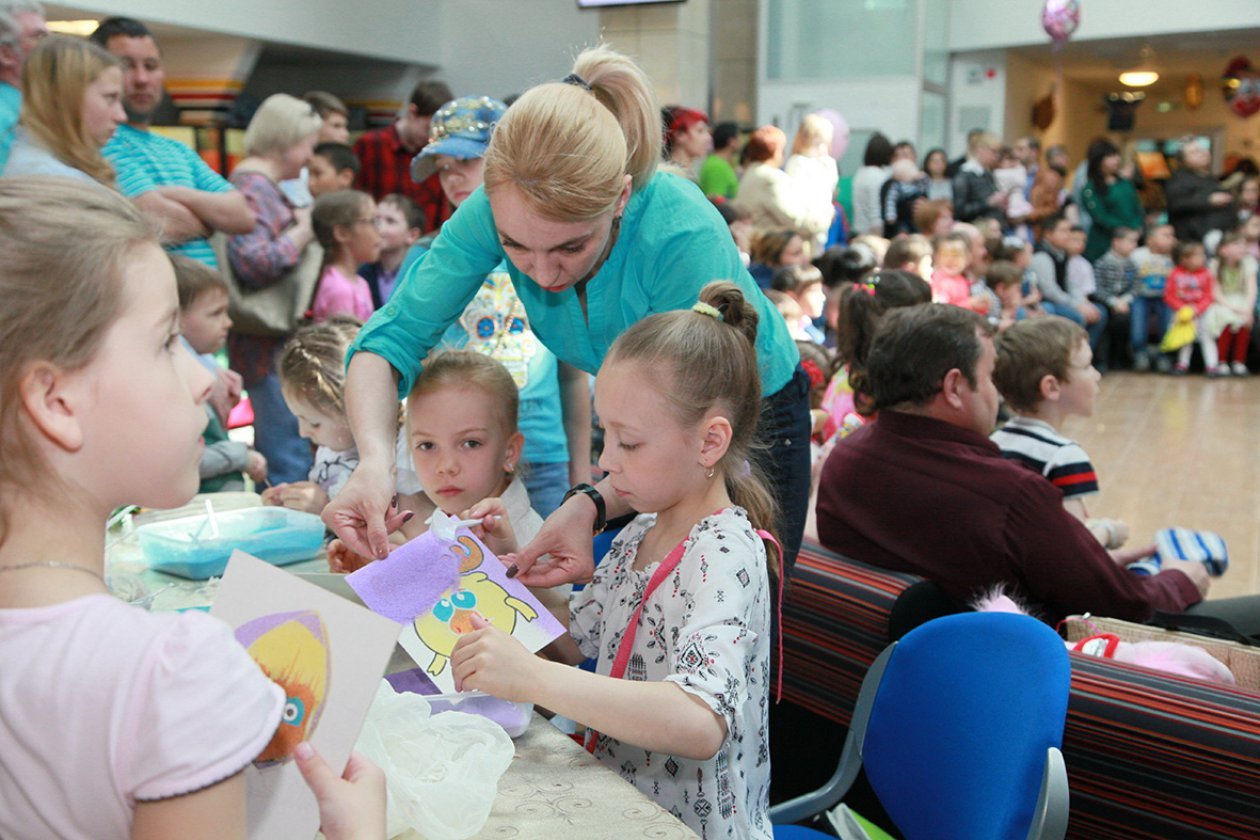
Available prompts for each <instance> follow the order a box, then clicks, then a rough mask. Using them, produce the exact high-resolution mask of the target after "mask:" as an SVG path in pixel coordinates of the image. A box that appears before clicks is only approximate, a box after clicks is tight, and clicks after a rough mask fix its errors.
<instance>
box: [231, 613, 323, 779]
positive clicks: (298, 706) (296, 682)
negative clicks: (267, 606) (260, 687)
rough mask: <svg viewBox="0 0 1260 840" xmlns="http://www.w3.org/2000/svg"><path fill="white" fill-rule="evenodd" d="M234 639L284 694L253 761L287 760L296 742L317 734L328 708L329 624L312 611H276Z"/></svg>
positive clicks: (243, 628)
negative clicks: (281, 709)
mask: <svg viewBox="0 0 1260 840" xmlns="http://www.w3.org/2000/svg"><path fill="white" fill-rule="evenodd" d="M236 640H237V641H238V642H240V643H241V644H242V645H243V646H244V647H245V649H246V651H247V652H248V653H249V655H250V656H251V657H253V659H254V661H255V662H257V663H258V667H260V668H262V670H263V673H264V674H266V675H267V677H268V678H270V679H271V680H272V681H273V682H275V683H276V684H277V685H279V686H280V687H281V688H283V689H284V694H285V703H284V712H283V714H282V715H281V717H280V725H279V726H278V727H277V728H276V734H275V735H274V736H272V739H271V741H270V743H268V744H267V746H266V747H265V748H264V749H263V751H262V752H261V753H260V754H259V755H258V758H256V759H255V760H254V764H255V765H256V766H258V767H267V766H270V765H273V764H281V763H284V762H287V761H289V760H290V759H291V758H292V757H293V750H294V749H295V748H296V747H297V745H298V744H300V743H301V742H302V741H305V740H308V739H309V738H310V737H311V736H312V735H314V734H315V725H316V724H317V723H318V722H319V717H320V714H322V713H323V711H324V701H325V699H326V698H327V697H328V684H329V677H330V674H331V671H332V659H331V654H330V652H329V646H328V629H327V627H325V625H324V620H323V619H322V618H321V617H320V615H319V613H317V612H314V611H311V610H305V611H299V612H288V613H274V614H272V615H265V616H262V617H260V618H256V619H254V620H253V621H248V622H246V623H245V624H242V625H241V626H240V627H238V628H236Z"/></svg>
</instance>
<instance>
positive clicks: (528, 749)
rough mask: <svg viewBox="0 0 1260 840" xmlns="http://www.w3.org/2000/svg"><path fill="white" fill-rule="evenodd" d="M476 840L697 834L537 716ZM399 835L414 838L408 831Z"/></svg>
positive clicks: (663, 839)
mask: <svg viewBox="0 0 1260 840" xmlns="http://www.w3.org/2000/svg"><path fill="white" fill-rule="evenodd" d="M476 836H477V837H479V838H516V840H535V838H536V840H567V838H593V837H598V838H601V840H619V838H624V840H631V838H640V837H651V838H659V840H675V838H678V839H679V840H685V838H694V837H697V836H698V835H697V834H696V833H695V832H694V831H692V830H691V829H690V828H688V827H687V826H686V825H684V824H683V823H682V822H680V821H679V820H678V818H676V817H675V816H674V815H673V814H671V813H669V812H668V811H666V810H665V809H663V808H661V806H659V805H657V804H656V803H655V802H653V801H652V800H651V799H648V798H647V797H646V796H644V795H643V794H642V793H640V792H639V790H638V789H637V788H635V787H634V785H632V784H630V783H629V782H627V781H626V780H625V779H623V778H621V776H619V775H618V774H617V773H615V772H613V771H612V770H610V769H608V768H607V767H605V766H604V765H602V764H600V763H599V761H598V760H597V759H596V758H595V757H594V756H592V755H591V754H590V753H588V752H587V751H586V750H584V749H582V748H581V747H580V746H578V744H577V742H576V741H574V740H573V739H572V738H570V737H569V736H568V735H565V734H564V733H562V732H561V731H560V730H558V729H556V728H555V727H554V726H552V725H551V724H550V723H548V722H547V721H546V720H544V719H543V718H542V717H541V716H539V715H537V714H535V715H534V719H533V721H532V722H531V723H530V726H529V729H527V730H526V731H525V734H524V735H522V736H521V737H519V738H517V739H516V757H515V758H514V759H513V760H512V763H511V764H510V765H509V766H508V769H507V771H506V772H505V773H504V774H503V776H502V778H500V779H499V793H498V796H497V797H496V798H495V800H494V805H493V807H492V808H491V811H490V818H489V820H487V821H486V825H485V827H483V828H482V829H481V831H480V832H479V833H478V834H477V835H476ZM403 837H405V838H407V840H418V838H419V837H420V835H418V834H416V833H414V832H412V833H410V834H405V835H403Z"/></svg>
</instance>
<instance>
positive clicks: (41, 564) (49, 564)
mask: <svg viewBox="0 0 1260 840" xmlns="http://www.w3.org/2000/svg"><path fill="white" fill-rule="evenodd" d="M36 568H45V569H74V570H75V571H76V572H87V573H88V574H89V575H92V576H93V577H94V578H96V579H98V580H99V581H100V582H101V583H105V576H104V575H102V574H101V573H100V572H98V571H96V570H95V569H89V568H88V567H87V566H76V565H75V564H74V563H60V562H58V561H56V560H38V561H36V562H33V563H18V564H16V565H13V566H0V572H15V571H17V570H18V569H36ZM106 585H108V584H106Z"/></svg>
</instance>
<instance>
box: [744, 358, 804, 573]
mask: <svg viewBox="0 0 1260 840" xmlns="http://www.w3.org/2000/svg"><path fill="white" fill-rule="evenodd" d="M810 428H811V424H810V416H809V375H808V374H807V373H805V370H804V368H802V367H800V366H799V365H798V366H797V368H796V373H795V374H793V375H792V378H791V379H790V380H788V383H787V384H786V385H784V386H783V387H782V388H781V389H779V391H778V392H777V393H774V394H771V395H770V396H768V397H764V398H762V400H761V421H760V423H759V425H758V427H757V440H758V442H759V444H760V446H761V448H760V449H759V450H758V460H759V462H760V464H761V468H762V470H763V471H764V473H765V476H766V479H767V481H768V483H769V484H770V492H771V493H772V494H773V495H774V498H775V501H777V502H778V504H779V519H778V522H777V523H775V524H776V528H777V530H778V532H779V533H778V536H779V539H780V540H781V541H782V543H783V569H784V575H785V577H784V579H785V580H786V579H787V578H788V577H790V575H791V570H792V566H793V565H794V564H795V563H796V554H797V552H799V551H800V549H801V537H802V536H803V535H804V533H805V514H806V512H807V510H808V508H809V433H810Z"/></svg>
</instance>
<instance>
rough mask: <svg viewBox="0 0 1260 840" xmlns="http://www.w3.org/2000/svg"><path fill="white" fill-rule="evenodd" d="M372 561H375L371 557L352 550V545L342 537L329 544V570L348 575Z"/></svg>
mask: <svg viewBox="0 0 1260 840" xmlns="http://www.w3.org/2000/svg"><path fill="white" fill-rule="evenodd" d="M371 562H373V561H372V558H371V557H364V556H362V555H360V554H355V553H354V552H353V551H351V550H350V546H348V545H346V544H345V543H344V542H342V541H341V540H340V539H335V540H333V541H332V542H330V543H329V544H328V571H330V572H332V573H333V574H338V575H347V574H350V572H354V571H358V570H359V569H362V568H363V567H364V566H366V565H367V564H368V563H371Z"/></svg>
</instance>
